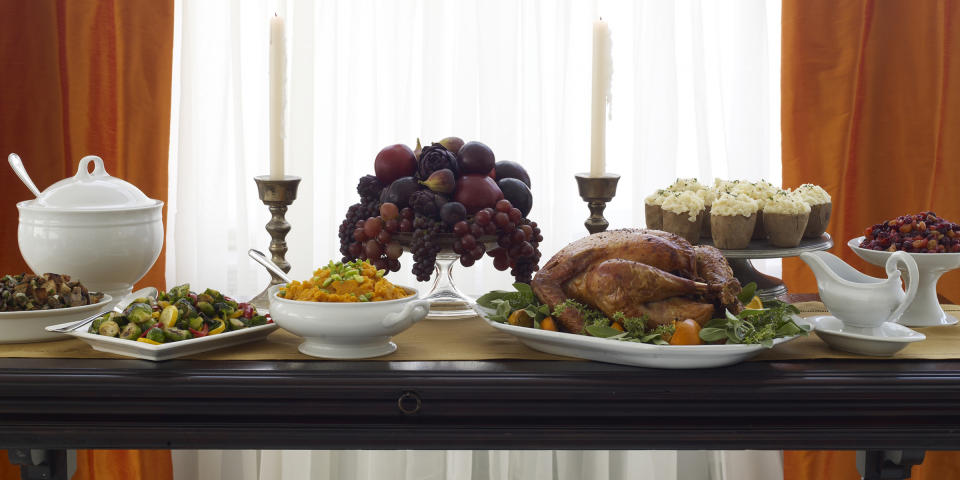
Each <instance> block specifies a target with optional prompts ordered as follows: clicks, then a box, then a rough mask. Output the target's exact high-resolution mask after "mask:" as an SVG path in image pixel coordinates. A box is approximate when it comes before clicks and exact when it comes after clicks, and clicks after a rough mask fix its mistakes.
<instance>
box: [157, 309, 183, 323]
mask: <svg viewBox="0 0 960 480" xmlns="http://www.w3.org/2000/svg"><path fill="white" fill-rule="evenodd" d="M179 317H180V311H179V310H177V307H174V306H173V305H170V306H167V307H164V309H163V311H162V312H160V323H161V324H162V325H163V327H164V328H170V327H173V326H174V325H176V324H177V319H178V318H179Z"/></svg>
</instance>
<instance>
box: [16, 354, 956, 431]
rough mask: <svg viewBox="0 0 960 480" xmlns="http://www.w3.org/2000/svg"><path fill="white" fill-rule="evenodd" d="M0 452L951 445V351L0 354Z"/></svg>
mask: <svg viewBox="0 0 960 480" xmlns="http://www.w3.org/2000/svg"><path fill="white" fill-rule="evenodd" d="M0 448H36V449H65V448H175V449H179V448H268V449H274V448H292V449H303V448H318V449H319V448H324V449H326V448H330V449H344V448H368V449H395V448H403V449H466V448H484V449H485V448H494V449H504V448H516V449H528V448H555V449H592V448H603V449H607V448H609V449H627V448H629V449H710V448H724V449H742V448H749V449H781V448H785V449H903V448H911V449H960V361H891V360H876V361H850V360H811V361H783V362H746V363H742V364H739V365H735V366H731V367H725V368H718V369H699V370H657V369H645V368H635V367H626V366H619V365H611V364H604V363H597V362H561V361H493V362H384V361H366V362H330V361H306V362H288V361H285V362H268V361H231V362H211V361H191V360H176V361H168V362H159V363H153V362H147V361H140V360H70V359H58V360H46V359H0Z"/></svg>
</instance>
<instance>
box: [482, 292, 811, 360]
mask: <svg viewBox="0 0 960 480" xmlns="http://www.w3.org/2000/svg"><path fill="white" fill-rule="evenodd" d="M474 306H475V308H476V309H477V311H478V312H480V315H481V316H482V317H483V319H484V320H485V321H486V322H487V323H488V324H490V326H491V327H493V328H496V329H497V330H500V331H501V332H505V333H508V334H510V335H513V336H515V337H517V338H518V339H519V340H520V341H521V342H523V343H524V344H525V345H526V346H528V347H530V348H532V349H534V350H539V351H541V352H545V353H552V354H554V355H563V356H566V357H574V358H583V359H586V360H595V361H598V362H607V363H617V364H620V365H631V366H635V367H651V368H672V369H681V368H715V367H725V366H727V365H733V364H735V363H739V362H742V361H744V360H747V359H749V358H751V357H753V356H756V355H758V354H760V353H761V352H763V351H765V350H767V348H766V347H764V346H763V345H742V344H738V345H651V344H647V343H636V342H624V341H621V340H611V339H607V338H598V337H590V336H587V335H574V334H571V333H564V332H553V331H550V330H539V329H536V328H528V327H517V326H513V325H508V324H504V323H499V322H494V321H492V320H489V319H487V318H486V315H487V314H489V313H492V311H491V310H489V309H486V308H484V307H481V306H479V305H474ZM793 320H794V321H795V322H796V323H797V325H807V326H809V327H810V329H811V331H812V330H813V325H812V324H810V323H809V322H807V321H805V320H804V319H802V318H800V317H798V316H794V318H793ZM799 336H800V335H794V336H792V337H784V338H778V339H776V340H774V341H773V347H772V348H776V346H777V345H781V344H783V343H786V342H789V341H790V340H793V339H795V338H797V337H799Z"/></svg>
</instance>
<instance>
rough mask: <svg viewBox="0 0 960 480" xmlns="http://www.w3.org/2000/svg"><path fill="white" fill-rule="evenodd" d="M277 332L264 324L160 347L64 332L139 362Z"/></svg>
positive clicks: (182, 355)
mask: <svg viewBox="0 0 960 480" xmlns="http://www.w3.org/2000/svg"><path fill="white" fill-rule="evenodd" d="M64 325H66V324H62V325H53V326H49V327H47V330H53V329H56V328H58V327H61V326H64ZM276 329H277V324H276V323H268V324H266V325H260V326H259V327H248V328H244V329H240V330H232V331H229V332H224V333H221V334H218V335H209V336H206V337H200V338H191V339H189V340H181V341H179V342H170V343H164V344H162V345H151V344H149V343H144V342H137V341H133V340H123V339H121V338H116V337H106V336H103V335H97V334H95V333H87V331H86V330H85V329H80V330H78V331H74V332H67V333H66V335H70V336H73V337H76V338H79V339H80V340H83V341H84V342H87V343H88V344H90V346H91V347H93V349H94V350H97V351H100V352H107V353H114V354H117V355H123V356H126V357H134V358H140V359H143V360H152V361H154V362H159V361H163V360H171V359H174V358H178V357H184V356H187V355H195V354H198V353H202V352H208V351H210V350H216V349H218V348H226V347H232V346H234V345H240V344H241V343H248V342H253V341H256V340H260V339H262V338H264V337H266V336H267V335H269V334H270V332H273V331H274V330H276Z"/></svg>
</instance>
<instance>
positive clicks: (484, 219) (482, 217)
mask: <svg viewBox="0 0 960 480" xmlns="http://www.w3.org/2000/svg"><path fill="white" fill-rule="evenodd" d="M473 221H475V222H477V225H480V226H487V225H488V224H490V212H488V211H486V210H480V211H479V212H477V214H476V215H474V216H473Z"/></svg>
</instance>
